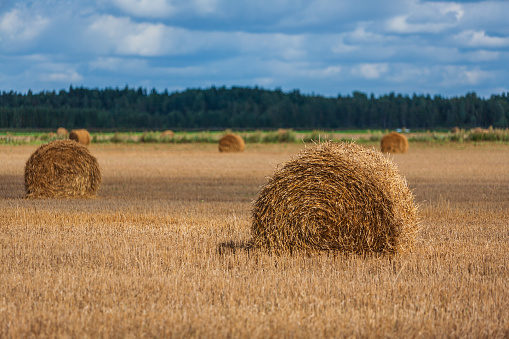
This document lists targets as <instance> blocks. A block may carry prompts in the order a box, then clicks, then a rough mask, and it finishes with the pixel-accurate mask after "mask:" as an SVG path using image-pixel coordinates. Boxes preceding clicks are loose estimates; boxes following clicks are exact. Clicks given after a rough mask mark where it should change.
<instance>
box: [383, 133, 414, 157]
mask: <svg viewBox="0 0 509 339" xmlns="http://www.w3.org/2000/svg"><path fill="white" fill-rule="evenodd" d="M380 146H381V149H382V152H385V153H406V152H407V151H408V140H407V138H406V137H405V136H404V135H403V134H401V133H398V132H391V133H389V134H386V135H384V136H383V137H382V140H381V141H380Z"/></svg>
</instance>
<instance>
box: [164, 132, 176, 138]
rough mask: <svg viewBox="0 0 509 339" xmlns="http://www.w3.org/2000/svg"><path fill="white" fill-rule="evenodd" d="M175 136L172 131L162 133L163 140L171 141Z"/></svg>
mask: <svg viewBox="0 0 509 339" xmlns="http://www.w3.org/2000/svg"><path fill="white" fill-rule="evenodd" d="M174 136H175V133H174V132H173V131H172V130H166V131H163V132H161V138H163V139H171V138H173V137H174Z"/></svg>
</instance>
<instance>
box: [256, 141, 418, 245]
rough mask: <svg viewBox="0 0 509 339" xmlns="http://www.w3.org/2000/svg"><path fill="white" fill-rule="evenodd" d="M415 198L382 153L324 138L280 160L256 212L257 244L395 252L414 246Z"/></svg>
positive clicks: (416, 226)
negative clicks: (324, 139) (279, 164)
mask: <svg viewBox="0 0 509 339" xmlns="http://www.w3.org/2000/svg"><path fill="white" fill-rule="evenodd" d="M417 230H418V216H417V206H416V204H415V203H414V200H413V195H412V193H411V191H410V189H409V188H408V186H407V182H406V180H405V179H404V178H403V177H402V176H401V175H400V173H399V171H398V169H397V168H396V166H395V165H394V163H393V162H392V161H391V160H390V159H389V158H388V157H387V156H386V155H384V154H383V153H381V152H379V151H377V150H375V149H368V148H365V147H362V146H359V145H356V144H354V143H340V144H336V143H332V142H325V143H322V144H317V145H315V146H313V147H310V148H307V149H305V150H303V151H302V152H301V153H299V154H298V156H297V157H295V158H293V159H292V160H290V161H288V162H286V163H285V164H284V166H282V167H279V168H278V169H277V170H276V171H275V173H274V174H273V175H272V177H271V178H269V180H268V182H267V183H266V184H265V186H264V187H263V188H262V190H261V192H260V194H259V197H258V198H257V200H256V202H255V204H254V207H253V212H252V226H251V231H252V235H253V239H252V245H253V246H255V247H263V248H267V249H268V250H269V251H271V252H274V253H277V254H280V253H282V252H290V253H291V252H292V251H294V250H303V251H305V252H317V251H331V250H332V251H341V252H348V253H395V252H405V251H408V250H410V249H411V248H412V246H413V242H414V239H415V236H416V233H417Z"/></svg>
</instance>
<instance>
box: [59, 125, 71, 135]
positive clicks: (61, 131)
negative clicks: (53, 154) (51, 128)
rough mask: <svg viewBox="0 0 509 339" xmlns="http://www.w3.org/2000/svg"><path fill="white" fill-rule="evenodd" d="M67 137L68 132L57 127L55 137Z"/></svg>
mask: <svg viewBox="0 0 509 339" xmlns="http://www.w3.org/2000/svg"><path fill="white" fill-rule="evenodd" d="M68 135H69V131H68V130H66V129H65V128H63V127H59V128H58V129H57V136H59V137H67V136H68Z"/></svg>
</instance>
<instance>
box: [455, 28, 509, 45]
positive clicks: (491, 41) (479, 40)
mask: <svg viewBox="0 0 509 339" xmlns="http://www.w3.org/2000/svg"><path fill="white" fill-rule="evenodd" d="M456 39H457V40H458V41H459V42H461V43H462V44H464V45H467V46H471V47H508V46H509V37H493V36H489V35H487V34H486V32H485V31H473V30H468V31H465V32H461V33H460V34H457V35H456Z"/></svg>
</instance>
